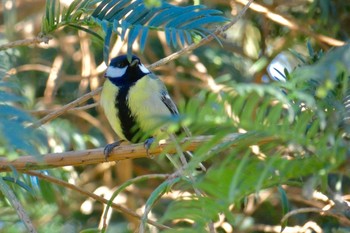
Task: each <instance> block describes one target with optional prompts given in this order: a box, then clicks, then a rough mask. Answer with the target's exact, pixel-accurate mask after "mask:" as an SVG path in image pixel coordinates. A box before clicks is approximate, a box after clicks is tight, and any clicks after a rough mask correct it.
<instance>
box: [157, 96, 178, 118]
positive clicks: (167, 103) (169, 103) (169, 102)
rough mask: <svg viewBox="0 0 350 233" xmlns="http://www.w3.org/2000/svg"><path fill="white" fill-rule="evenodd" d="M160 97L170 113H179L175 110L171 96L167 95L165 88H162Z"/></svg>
mask: <svg viewBox="0 0 350 233" xmlns="http://www.w3.org/2000/svg"><path fill="white" fill-rule="evenodd" d="M161 99H162V102H163V103H164V104H165V106H166V107H167V108H168V109H169V111H170V112H171V114H172V115H179V111H178V110H177V107H176V105H175V103H174V101H173V100H172V99H171V97H170V96H169V94H168V92H167V91H166V90H162V92H161Z"/></svg>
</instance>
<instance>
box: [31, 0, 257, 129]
mask: <svg viewBox="0 0 350 233" xmlns="http://www.w3.org/2000/svg"><path fill="white" fill-rule="evenodd" d="M253 1H254V0H250V1H249V2H248V3H247V5H246V6H245V7H244V8H243V9H242V11H241V12H240V13H239V14H238V15H237V17H235V18H234V19H233V20H232V21H231V22H229V23H227V24H225V25H224V26H222V27H220V28H218V29H217V30H216V31H215V32H214V33H213V35H209V36H208V37H205V38H203V39H202V40H200V41H199V42H198V43H193V44H190V45H189V46H187V47H185V48H183V49H181V50H179V51H177V52H175V53H173V54H171V55H169V56H167V57H165V58H163V59H161V60H159V61H157V62H155V63H153V64H151V65H149V66H148V67H147V68H149V69H154V68H156V67H158V66H161V65H164V64H166V63H168V62H170V61H172V60H174V59H176V58H178V57H180V56H181V55H182V54H185V53H187V52H190V51H192V50H194V49H196V48H198V47H200V46H202V45H204V44H206V43H208V42H210V41H212V40H213V39H214V38H215V36H218V35H221V34H223V33H224V32H225V31H227V30H228V29H229V28H230V27H232V26H233V25H234V24H235V23H236V22H237V21H238V20H240V19H241V18H242V17H243V15H244V13H245V12H246V11H247V9H248V8H249V5H250V4H251V3H252V2H253ZM101 91H102V87H99V88H97V89H96V90H94V91H91V92H89V93H87V94H85V95H83V96H81V97H79V98H78V99H76V100H74V101H73V102H70V103H68V104H66V105H64V106H63V107H62V108H60V109H58V110H57V111H55V112H52V113H50V114H49V115H47V116H45V117H43V118H42V119H40V120H38V121H37V122H35V123H34V124H33V125H32V127H34V128H38V127H40V126H41V125H43V124H45V123H47V122H49V121H51V120H53V119H55V118H57V117H59V116H60V115H62V114H64V113H65V112H66V111H68V110H69V109H71V108H74V107H75V106H77V105H80V104H82V103H84V102H85V101H87V100H89V99H90V98H92V97H93V96H95V95H97V94H99V93H100V92H101Z"/></svg>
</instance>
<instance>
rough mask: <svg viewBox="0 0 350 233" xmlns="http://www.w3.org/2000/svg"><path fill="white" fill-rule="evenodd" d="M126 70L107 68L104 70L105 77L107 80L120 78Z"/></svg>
mask: <svg viewBox="0 0 350 233" xmlns="http://www.w3.org/2000/svg"><path fill="white" fill-rule="evenodd" d="M127 68H128V67H124V68H118V67H113V66H109V67H108V68H107V70H106V76H107V77H109V78H120V77H122V76H123V75H124V74H125V72H126V69H127Z"/></svg>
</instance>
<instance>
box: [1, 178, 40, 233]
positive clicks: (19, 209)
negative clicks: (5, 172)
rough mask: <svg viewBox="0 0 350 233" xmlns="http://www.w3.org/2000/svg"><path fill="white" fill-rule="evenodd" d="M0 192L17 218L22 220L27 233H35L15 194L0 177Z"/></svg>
mask: <svg viewBox="0 0 350 233" xmlns="http://www.w3.org/2000/svg"><path fill="white" fill-rule="evenodd" d="M0 191H1V193H2V194H3V195H4V196H5V197H6V198H7V200H8V201H9V202H10V203H11V205H12V207H13V209H14V210H16V212H17V215H18V217H19V218H20V219H21V220H22V222H23V223H24V225H25V226H26V228H27V230H28V232H30V233H36V232H37V230H36V229H35V227H34V225H33V222H32V221H31V220H30V218H29V216H28V214H27V212H26V211H25V210H24V208H23V206H22V204H21V203H20V202H19V200H18V198H17V197H16V195H15V193H14V192H13V191H12V189H11V188H10V187H9V186H8V185H7V184H6V183H5V181H4V180H3V178H2V177H0Z"/></svg>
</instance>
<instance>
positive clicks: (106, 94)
mask: <svg viewBox="0 0 350 233" xmlns="http://www.w3.org/2000/svg"><path fill="white" fill-rule="evenodd" d="M117 94H118V87H116V86H115V85H113V83H111V81H109V80H108V79H107V80H106V81H105V83H104V85H103V89H102V93H101V100H100V103H101V106H102V108H103V110H104V112H105V115H106V117H107V119H108V121H109V123H110V125H111V127H112V129H113V130H114V132H115V133H116V134H117V135H118V137H119V138H120V139H123V140H126V138H125V136H124V134H123V131H122V128H121V125H120V120H119V118H118V117H117V115H118V109H116V107H115V98H116V96H117Z"/></svg>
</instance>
